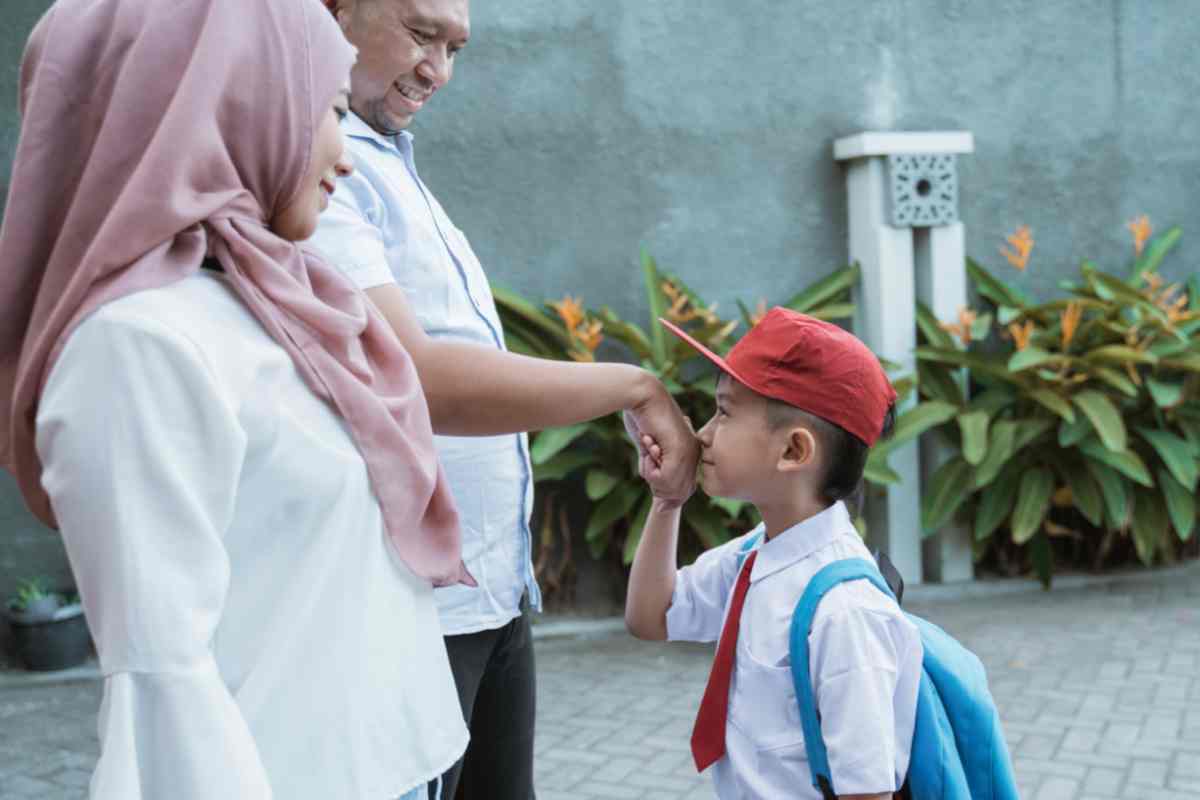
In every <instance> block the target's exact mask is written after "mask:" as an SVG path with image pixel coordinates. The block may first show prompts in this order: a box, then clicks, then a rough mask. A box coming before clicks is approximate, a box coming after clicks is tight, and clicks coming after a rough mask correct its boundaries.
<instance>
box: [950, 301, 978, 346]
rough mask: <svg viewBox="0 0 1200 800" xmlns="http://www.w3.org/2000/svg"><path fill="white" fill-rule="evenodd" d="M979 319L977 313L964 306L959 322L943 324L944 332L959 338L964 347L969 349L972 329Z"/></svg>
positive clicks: (959, 313)
mask: <svg viewBox="0 0 1200 800" xmlns="http://www.w3.org/2000/svg"><path fill="white" fill-rule="evenodd" d="M978 317H979V315H978V314H977V313H975V312H974V311H972V310H971V309H969V308H966V307H965V306H964V307H963V308H960V309H959V310H958V322H943V323H942V324H941V325H942V330H944V331H947V332H948V333H952V334H954V335H955V336H957V337H958V339H959V341H961V342H962V343H963V347H967V346H969V345H970V344H971V327H972V326H973V325H974V324H975V320H976V319H977V318H978Z"/></svg>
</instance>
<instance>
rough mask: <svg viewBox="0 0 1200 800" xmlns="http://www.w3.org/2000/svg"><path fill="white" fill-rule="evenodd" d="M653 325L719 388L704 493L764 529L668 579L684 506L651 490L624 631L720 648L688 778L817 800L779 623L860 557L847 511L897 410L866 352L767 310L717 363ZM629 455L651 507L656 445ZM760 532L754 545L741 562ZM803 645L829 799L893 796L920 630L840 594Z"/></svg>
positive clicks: (841, 589)
mask: <svg viewBox="0 0 1200 800" xmlns="http://www.w3.org/2000/svg"><path fill="white" fill-rule="evenodd" d="M664 324H666V325H667V327H668V328H670V329H671V330H672V332H673V333H675V334H676V335H678V336H680V337H681V338H683V339H684V340H686V341H687V342H688V343H689V344H691V345H692V346H693V347H695V348H696V349H697V350H699V351H700V352H701V353H702V354H703V355H705V356H706V357H707V358H708V359H709V360H711V361H712V362H713V363H715V364H716V365H717V366H718V367H720V369H721V370H722V373H723V374H722V375H721V378H720V381H719V383H718V389H717V411H716V414H715V415H714V416H713V418H712V419H711V420H710V421H709V422H708V424H707V425H705V426H704V427H703V429H701V430H700V432H699V434H698V436H699V438H700V444H701V455H700V470H699V472H700V480H701V483H702V484H703V487H704V490H705V491H706V492H707V493H708V494H710V495H713V496H719V497H728V498H735V499H739V500H745V501H748V502H751V503H754V505H755V506H756V507H757V508H758V510H759V512H760V513H761V515H762V518H763V524H762V525H761V526H759V528H756V529H755V530H753V531H751V532H750V533H748V534H746V535H745V536H742V537H739V538H737V539H734V540H733V541H731V542H729V543H727V544H725V545H722V546H720V547H717V548H715V549H713V550H710V551H708V552H706V553H704V554H703V555H702V556H701V557H700V558H699V559H698V560H697V561H696V563H695V564H693V565H692V566H689V567H684V568H683V569H679V570H677V569H676V543H677V540H678V532H679V519H680V506H681V503H680V502H679V501H678V500H671V499H667V498H665V497H659V496H657V495H658V493H657V492H655V494H656V496H655V500H654V504H653V510H652V512H651V514H650V516H649V518H648V520H647V523H646V527H645V530H644V533H643V535H642V540H641V543H640V544H639V546H638V551H637V556H636V558H635V560H634V563H633V570H632V573H631V575H630V581H629V594H628V597H627V600H626V611H625V619H626V624H627V625H628V627H629V630H630V632H631V633H633V634H634V635H635V636H637V637H638V638H641V639H654V640H666V639H669V640H672V641H681V640H684V641H696V642H711V641H717V640H719V645H718V647H717V655H716V658H715V660H714V663H713V667H712V671H711V674H710V675H709V680H708V686H707V688H706V689H705V692H704V698H703V700H702V702H701V706H700V711H699V713H698V715H697V718H696V723H695V727H694V729H693V732H692V753H693V755H694V757H695V760H696V766H697V768H698V769H699V770H701V771H704V770H705V769H707V768H708V767H709V766H710V765H715V769H714V770H713V779H714V782H715V784H716V790H717V794H718V796H719V797H720V798H722V800H729V799H731V798H739V799H741V798H763V800H783V799H784V798H813V799H814V800H820V798H821V797H822V793H821V791H820V790H818V789H816V788H814V786H813V781H812V776H811V774H810V772H809V769H808V762H807V756H806V754H805V748H804V736H803V733H802V731H801V724H800V715H799V707H798V705H797V702H796V694H795V691H794V689H793V683H792V668H791V663H790V658H789V655H788V638H789V629H790V625H791V620H792V612H793V610H794V609H795V606H796V603H797V601H798V600H799V599H800V596H801V594H802V593H803V592H804V588H805V586H806V585H807V583H808V581H809V580H810V579H811V578H812V577H813V575H815V574H816V572H817V571H818V570H819V569H821V567H823V566H825V565H826V564H828V563H830V562H832V561H837V560H840V559H845V558H866V559H870V554H869V552H868V550H867V548H866V547H865V546H864V544H863V542H862V539H861V538H860V537H859V535H858V533H857V531H856V530H855V528H854V526H853V524H852V523H851V516H850V513H849V511H848V510H847V507H846V504H845V502H843V501H845V500H847V499H848V498H849V497H851V496H852V495H855V494H856V493H857V490H858V488H859V485H860V483H861V480H862V472H863V466H864V463H865V461H866V455H867V450H868V448H869V446H870V445H872V444H873V443H874V442H875V441H876V440H877V439H878V438H879V437H880V436H881V435H883V434H884V433H885V428H888V427H890V425H891V422H892V419H893V410H892V406H893V404H894V402H895V398H896V394H895V392H894V391H893V389H892V387H891V385H890V383H889V382H888V379H887V376H886V375H885V374H884V371H883V369H882V368H881V367H880V364H879V361H878V359H876V358H875V356H874V355H873V354H872V353H871V352H870V350H868V349H867V348H866V347H865V346H864V345H863V344H862V342H860V341H859V340H858V339H856V338H854V336H852V335H851V334H849V333H846V332H845V331H843V330H841V329H840V328H838V327H836V326H834V325H830V324H828V323H826V322H821V321H818V320H816V319H813V318H811V317H808V316H805V315H803V314H798V313H795V312H793V311H789V310H786V309H781V308H776V309H773V310H772V311H771V312H769V313H768V314H767V316H766V317H765V318H764V319H763V320H762V321H761V322H760V323H759V324H758V325H756V326H755V327H754V328H753V329H752V330H750V331H749V332H748V333H747V334H746V336H744V337H743V338H742V339H741V341H739V342H738V343H737V345H736V346H734V348H733V349H732V350H731V351H730V353H729V355H728V357H727V358H725V359H722V358H721V357H719V356H717V355H715V354H714V353H712V352H710V351H708V350H706V349H705V348H704V347H702V346H701V345H699V344H698V343H697V342H696V341H695V340H693V339H692V338H691V337H689V336H688V335H687V334H685V333H684V332H683V331H681V330H679V329H678V328H676V327H674V326H672V325H670V324H669V323H664ZM642 444H643V450H644V452H645V454H644V455H643V458H642V464H641V471H642V475H643V477H645V478H646V479H647V482H648V483H649V485H650V487H651V490H652V491H653V490H655V488H656V486H657V485H658V484H659V482H660V481H663V480H664V478H665V477H666V476H664V475H662V473H661V471H660V470H659V469H658V467H656V466H655V461H654V460H653V458H652V456H653V450H654V442H653V440H651V439H649V438H648V437H643V438H642ZM664 485H665V484H664ZM760 533H762V534H764V535H763V536H762V537H760V542H761V543H760V544H758V545H757V546H756V547H755V548H754V549H753V550H752V551H751V552H750V553H749V554H748V555H746V554H744V553H742V550H743V545H744V544H745V542H746V540H747V538H748V537H754V536H758V535H759V534H760ZM739 562H740V563H741V565H740V568H739ZM809 644H810V659H809V661H810V663H809V665H808V668H809V669H810V671H811V675H812V680H813V688H814V694H815V698H816V702H817V708H818V712H819V714H820V719H821V731H822V734H823V737H824V740H825V744H826V747H827V749H828V755H829V764H830V768H831V772H832V776H831V777H832V782H833V787H834V789H835V790H836V791H837V793H838V797H841V798H843V799H845V798H868V799H871V800H874V799H875V798H891V797H892V795H893V792H896V791H898V790H899V788H900V786H901V785H902V784H903V782H904V777H905V774H906V773H907V771H908V761H909V752H910V747H911V744H912V734H913V720H914V716H915V713H916V701H917V687H918V683H919V680H920V675H921V656H922V648H921V642H920V639H919V637H918V632H917V629H916V627H915V626H914V625H913V624H912V623H911V622H909V621H908V620H907V619H906V618H905V617H904V616H903V614H901V612H900V609H899V607H898V606H897V605H896V603H895V602H894V601H893V600H892V599H891V598H890V597H887V596H885V595H884V594H883V593H882V592H880V591H879V590H878V589H876V588H875V587H873V586H871V585H870V584H868V583H867V582H866V581H854V582H850V583H844V584H841V585H840V586H837V587H835V588H834V589H833V590H831V591H830V593H829V594H827V595H826V596H825V599H824V600H823V601H822V602H821V604H820V606H819V608H818V610H817V614H816V616H815V618H814V621H813V627H812V633H811V635H810V636H809Z"/></svg>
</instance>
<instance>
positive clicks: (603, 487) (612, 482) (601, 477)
mask: <svg viewBox="0 0 1200 800" xmlns="http://www.w3.org/2000/svg"><path fill="white" fill-rule="evenodd" d="M620 482H621V478H620V476H617V475H613V474H612V473H611V472H608V471H606V470H602V469H592V470H588V474H587V479H586V480H585V481H584V488H585V490H586V491H587V496H588V499H589V500H591V501H593V502H595V501H597V500H603V499H604V498H605V497H607V496H608V493H609V492H611V491H612V490H613V489H614V488H616V485H617V484H618V483H620Z"/></svg>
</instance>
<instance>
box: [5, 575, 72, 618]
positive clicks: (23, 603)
mask: <svg viewBox="0 0 1200 800" xmlns="http://www.w3.org/2000/svg"><path fill="white" fill-rule="evenodd" d="M58 599H60V598H59V595H58V593H57V592H55V591H54V590H53V589H52V588H51V586H50V579H49V578H46V577H43V576H36V577H33V578H27V579H25V580H23V581H20V582H19V583H18V584H17V589H16V591H15V592H14V593H13V595H12V597H11V598H9V601H8V607H9V608H10V609H11V610H13V611H27V610H29V609H31V608H35V607H37V606H38V605H41V604H45V603H47V602H49V601H57V600H58Z"/></svg>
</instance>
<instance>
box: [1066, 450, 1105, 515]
mask: <svg viewBox="0 0 1200 800" xmlns="http://www.w3.org/2000/svg"><path fill="white" fill-rule="evenodd" d="M1059 476H1060V477H1061V478H1062V479H1063V481H1064V482H1065V483H1066V485H1067V487H1068V488H1070V490H1071V500H1072V502H1073V504H1074V506H1075V508H1076V509H1077V510H1078V511H1079V513H1080V514H1083V516H1084V518H1085V519H1086V520H1087V521H1088V522H1090V523H1092V524H1093V525H1096V526H1100V525H1101V524H1102V523H1103V522H1104V497H1103V496H1102V495H1101V493H1100V488H1099V486H1097V485H1096V481H1095V480H1093V479H1092V476H1091V475H1090V474H1089V473H1088V471H1087V470H1086V469H1077V468H1076V467H1075V465H1074V464H1069V465H1064V466H1063V469H1060V470H1059Z"/></svg>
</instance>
